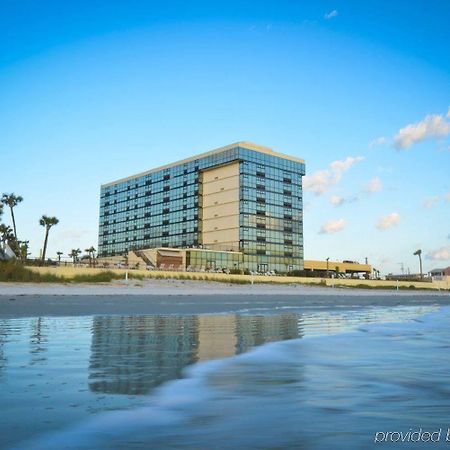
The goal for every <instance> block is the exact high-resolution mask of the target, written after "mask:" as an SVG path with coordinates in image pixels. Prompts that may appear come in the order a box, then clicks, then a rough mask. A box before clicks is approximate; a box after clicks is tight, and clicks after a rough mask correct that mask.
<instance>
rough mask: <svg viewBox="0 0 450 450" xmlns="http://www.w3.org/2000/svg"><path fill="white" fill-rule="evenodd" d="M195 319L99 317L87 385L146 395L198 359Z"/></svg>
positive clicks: (94, 324) (96, 323) (95, 323)
mask: <svg viewBox="0 0 450 450" xmlns="http://www.w3.org/2000/svg"><path fill="white" fill-rule="evenodd" d="M197 322H198V319H197V318H196V317H158V316H156V317H147V316H134V317H115V316H111V317H95V318H94V320H93V329H92V346H91V357H90V364H89V388H90V389H91V390H92V391H95V392H102V393H108V394H145V393H147V392H148V391H149V390H150V389H151V388H153V387H155V386H157V385H159V384H161V383H162V382H164V381H166V380H169V379H174V378H178V377H180V375H181V371H182V369H183V368H184V367H185V366H187V365H188V364H191V363H193V362H195V361H196V358H197V357H196V354H197V346H198V326H197Z"/></svg>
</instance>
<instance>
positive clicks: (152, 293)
mask: <svg viewBox="0 0 450 450" xmlns="http://www.w3.org/2000/svg"><path fill="white" fill-rule="evenodd" d="M433 304H435V305H448V304H450V293H449V292H448V291H441V292H438V291H420V290H399V291H396V290H379V289H348V288H328V287H320V286H304V285H295V284H292V285H272V284H269V285H264V284H255V285H236V284H225V283H217V282H204V281H186V280H185V281H183V280H144V281H130V282H129V283H125V282H113V283H107V284H92V285H89V284H53V283H52V284H33V283H23V284H19V283H0V317H1V316H3V317H33V316H82V315H95V314H102V315H109V314H119V315H122V314H131V315H132V314H211V313H225V312H235V311H248V310H253V311H258V310H271V309H273V310H276V309H277V308H309V309H314V308H325V309H333V308H343V307H376V306H396V305H409V306H414V305H433Z"/></svg>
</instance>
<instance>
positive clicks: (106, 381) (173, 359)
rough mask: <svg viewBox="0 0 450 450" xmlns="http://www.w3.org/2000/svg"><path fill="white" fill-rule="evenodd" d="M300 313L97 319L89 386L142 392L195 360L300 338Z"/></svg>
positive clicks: (99, 389)
mask: <svg viewBox="0 0 450 450" xmlns="http://www.w3.org/2000/svg"><path fill="white" fill-rule="evenodd" d="M298 318H299V317H298V315H296V314H285V315H277V316H236V315H219V316H209V315H203V316H185V317H180V316H165V317H155V316H152V317H149V316H134V317H117V316H110V317H95V318H94V319H93V329H92V345H91V356H90V363H89V388H90V389H91V391H94V392H98V393H107V394H127V395H138V394H146V393H148V392H149V391H150V390H151V389H152V388H154V387H155V386H158V385H159V384H161V383H163V382H164V381H168V380H172V379H175V378H179V377H180V376H181V373H182V370H183V368H184V367H186V366H187V365H189V364H192V363H195V362H197V361H207V360H210V359H217V358H226V357H230V356H233V355H235V354H238V353H242V352H245V351H247V350H249V349H250V348H251V347H253V346H256V345H261V344H264V343H267V342H272V341H279V340H285V339H294V338H298V337H300V336H301V334H300V333H299V328H298Z"/></svg>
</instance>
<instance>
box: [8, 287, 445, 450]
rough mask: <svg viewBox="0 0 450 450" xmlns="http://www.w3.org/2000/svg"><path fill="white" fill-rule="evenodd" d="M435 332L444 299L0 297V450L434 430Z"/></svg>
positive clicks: (437, 392)
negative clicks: (0, 414) (419, 429)
mask: <svg viewBox="0 0 450 450" xmlns="http://www.w3.org/2000/svg"><path fill="white" fill-rule="evenodd" d="M449 321H450V295H449V293H448V292H444V291H442V292H436V291H418V290H411V291H404V290H403V291H402V290H399V291H396V290H371V289H364V290H362V289H345V288H327V287H320V286H302V285H296V284H291V285H281V286H280V285H273V284H269V285H263V284H254V285H236V284H225V283H216V282H205V281H196V282H192V281H187V280H144V281H136V280H130V281H129V282H128V283H125V282H122V281H120V282H113V283H106V284H95V285H94V284H92V285H89V284H53V283H52V284H32V283H27V284H16V283H9V284H6V283H2V284H0V331H1V333H0V384H1V388H2V389H1V390H0V401H1V402H2V405H4V406H3V412H4V414H3V419H2V421H1V423H0V448H5V449H11V450H15V449H17V450H18V449H20V450H38V449H45V450H51V449H55V450H56V449H58V450H59V449H61V448H66V449H74V450H87V449H89V450H103V449H105V450H106V449H124V448H127V449H137V450H144V449H147V448H157V449H165V450H171V449H173V450H179V449H184V450H194V449H195V450H197V449H199V448H202V449H209V448H215V449H220V450H221V449H223V450H229V449H230V450H231V449H234V448H246V449H255V450H256V449H273V448H286V449H292V450H296V449H302V448H305V449H317V450H327V449H328V448H347V449H355V450H356V449H359V448H365V449H366V448H367V449H370V448H375V447H377V446H379V444H378V443H375V442H374V437H375V436H377V434H376V433H380V432H383V431H386V430H388V431H389V430H390V431H396V430H397V429H398V430H406V431H408V429H409V428H410V427H415V426H418V427H419V426H421V427H422V428H423V429H424V430H430V431H435V430H436V429H437V428H439V427H444V425H445V424H444V423H443V422H445V418H446V417H448V414H450V409H449V408H448V402H447V399H448V396H449V395H450V394H449V393H448V388H447V375H448V371H449V370H450V366H449V364H448V363H447V360H448V358H446V349H447V347H448V342H449V340H450V334H449V331H448V330H449V328H448V323H449ZM436 361H440V364H439V365H437V364H436ZM393 418H395V420H393ZM378 436H382V435H381V434H378ZM383 436H384V435H383ZM410 445H411V443H407V444H406V445H401V444H399V443H390V448H393V449H397V448H399V449H408V448H411V447H410ZM444 445H445V442H438V443H434V447H433V448H441V447H442V446H444ZM420 448H427V447H420Z"/></svg>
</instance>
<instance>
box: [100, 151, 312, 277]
mask: <svg viewBox="0 0 450 450" xmlns="http://www.w3.org/2000/svg"><path fill="white" fill-rule="evenodd" d="M304 174H305V164H304V161H303V160H301V159H299V158H296V157H293V156H287V155H284V154H281V153H277V152H274V151H273V150H271V149H270V148H267V147H262V146H260V145H255V144H252V143H249V142H238V143H236V144H232V145H228V146H226V147H222V148H219V149H216V150H212V151H209V152H207V153H202V154H200V155H197V156H193V157H191V158H187V159H185V160H182V161H179V162H176V163H172V164H168V165H165V166H162V167H159V168H156V169H152V170H149V171H147V172H143V173H140V174H137V175H134V176H131V177H128V178H124V179H121V180H118V181H114V182H111V183H107V184H104V185H102V187H101V193H100V225H99V244H98V248H99V257H100V258H104V259H107V258H110V259H111V258H114V257H117V256H122V257H126V259H127V261H129V262H130V263H131V261H132V260H134V262H137V263H139V264H141V263H142V264H145V265H147V266H155V267H160V268H169V267H170V268H181V269H187V270H189V269H190V268H191V269H192V270H198V269H205V270H206V269H211V268H216V269H225V268H227V269H241V270H252V271H260V272H267V271H278V272H289V271H292V270H302V269H303V204H302V176H303V175H304Z"/></svg>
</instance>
